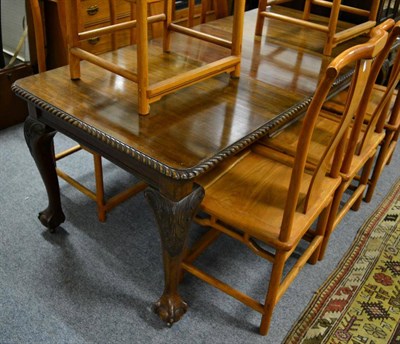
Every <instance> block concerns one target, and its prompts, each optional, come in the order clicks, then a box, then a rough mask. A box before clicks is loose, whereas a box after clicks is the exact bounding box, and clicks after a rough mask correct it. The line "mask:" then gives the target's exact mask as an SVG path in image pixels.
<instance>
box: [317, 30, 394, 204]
mask: <svg viewBox="0 0 400 344" xmlns="http://www.w3.org/2000/svg"><path fill="white" fill-rule="evenodd" d="M396 30H398V27H397V26H396V27H395V29H394V30H393V32H392V39H391V40H390V41H389V44H390V42H394V41H395V38H396V37H397V36H398V33H396ZM399 80H400V51H399V50H398V51H397V53H396V57H395V59H394V61H393V65H392V68H391V72H390V75H389V78H388V82H387V85H386V86H383V85H379V84H376V83H375V84H374V86H373V89H372V94H371V97H370V99H369V101H368V107H367V109H366V114H365V118H364V122H365V123H366V124H368V123H369V122H370V121H371V118H373V116H374V114H376V113H377V109H379V108H382V115H381V116H380V118H379V121H378V123H377V128H376V131H377V132H382V131H384V133H385V137H384V139H383V141H382V142H381V145H380V148H379V153H378V156H377V158H376V162H375V164H374V166H373V170H372V173H371V175H370V176H369V179H368V187H367V192H366V194H365V197H364V201H366V202H370V201H371V199H372V196H373V194H374V190H375V188H376V186H377V183H378V180H379V177H380V175H381V173H382V171H383V169H384V167H385V166H386V165H388V164H389V163H390V160H391V157H392V155H393V153H394V151H395V149H396V145H397V141H398V138H399V132H400V93H399V92H398V90H397V89H396V85H398V82H399ZM346 96H347V90H344V91H342V92H340V93H339V94H338V95H336V96H335V97H334V98H332V99H330V100H329V101H327V102H326V103H325V104H324V108H325V109H326V110H327V111H329V112H330V113H334V114H337V115H339V116H340V115H341V114H342V113H343V110H344V100H345V97H346ZM383 105H384V106H383Z"/></svg>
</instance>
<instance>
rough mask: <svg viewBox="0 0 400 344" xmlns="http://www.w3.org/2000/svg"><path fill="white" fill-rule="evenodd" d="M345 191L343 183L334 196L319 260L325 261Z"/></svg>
mask: <svg viewBox="0 0 400 344" xmlns="http://www.w3.org/2000/svg"><path fill="white" fill-rule="evenodd" d="M345 189H346V185H345V183H344V182H342V184H341V185H340V186H339V187H338V189H337V190H336V192H335V195H334V196H333V201H332V205H331V208H330V210H329V216H328V221H327V223H326V228H325V234H324V239H323V240H322V243H321V247H320V249H319V257H318V260H322V259H324V256H325V251H326V248H327V246H328V242H329V238H330V236H331V234H332V232H333V230H334V229H335V226H336V222H337V221H336V217H337V216H338V212H339V206H340V201H341V200H342V197H343V193H344V191H345Z"/></svg>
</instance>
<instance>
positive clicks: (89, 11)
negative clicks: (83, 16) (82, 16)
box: [86, 5, 99, 16]
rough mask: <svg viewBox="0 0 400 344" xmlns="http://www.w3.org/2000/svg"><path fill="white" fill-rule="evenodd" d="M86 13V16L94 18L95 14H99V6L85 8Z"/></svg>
mask: <svg viewBox="0 0 400 344" xmlns="http://www.w3.org/2000/svg"><path fill="white" fill-rule="evenodd" d="M86 12H87V14H88V15H90V16H94V15H95V14H96V13H97V12H99V6H98V5H93V6H90V7H88V8H87V10H86Z"/></svg>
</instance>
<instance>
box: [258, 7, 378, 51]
mask: <svg viewBox="0 0 400 344" xmlns="http://www.w3.org/2000/svg"><path fill="white" fill-rule="evenodd" d="M289 1H290V0H259V4H258V15H257V23H256V35H257V36H261V35H262V29H263V25H264V18H272V19H278V20H282V21H285V22H289V23H294V24H298V25H301V26H304V27H306V28H308V29H311V30H318V31H321V32H323V33H325V34H326V43H325V46H324V52H323V53H324V55H329V56H330V55H331V54H332V49H333V48H334V47H335V46H336V45H337V44H339V43H342V42H345V41H348V40H349V39H351V38H354V37H356V36H359V35H361V34H363V33H366V32H368V31H369V30H370V29H372V28H373V27H374V26H375V25H376V16H377V12H378V7H379V0H372V2H371V7H370V9H369V10H363V9H360V8H356V7H352V6H346V5H343V4H342V0H333V1H327V0H306V1H305V4H304V9H303V15H302V18H301V19H299V18H294V17H290V16H287V15H283V14H279V13H275V12H272V11H271V10H270V8H269V7H270V6H274V5H279V4H282V3H285V2H289ZM312 5H318V6H322V7H327V8H330V17H329V21H328V23H327V25H324V24H320V23H317V22H312V21H310V16H311V7H312ZM341 11H343V12H348V13H351V14H354V15H358V16H362V17H366V18H367V20H366V21H365V22H363V23H361V24H357V25H353V26H352V27H350V28H348V29H345V30H343V31H339V30H338V20H339V14H340V12H341Z"/></svg>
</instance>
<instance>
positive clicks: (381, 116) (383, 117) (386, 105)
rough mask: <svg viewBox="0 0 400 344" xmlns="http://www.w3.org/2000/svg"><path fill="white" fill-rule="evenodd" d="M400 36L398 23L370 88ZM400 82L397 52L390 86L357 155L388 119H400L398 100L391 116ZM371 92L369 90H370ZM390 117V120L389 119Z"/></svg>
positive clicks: (364, 101)
mask: <svg viewBox="0 0 400 344" xmlns="http://www.w3.org/2000/svg"><path fill="white" fill-rule="evenodd" d="M399 36H400V21H398V22H397V23H396V25H395V26H394V27H393V29H392V31H391V33H390V35H389V39H388V41H387V43H386V46H385V48H384V50H383V51H382V53H381V54H380V56H379V57H378V58H377V59H376V61H375V62H374V68H373V69H374V70H373V73H371V78H370V79H371V80H370V82H369V84H368V88H369V89H371V91H372V89H373V86H374V84H375V82H376V79H377V77H378V73H379V71H380V70H381V68H382V65H383V63H384V62H385V60H386V59H387V58H388V55H389V53H390V51H391V49H392V47H393V44H394V43H395V42H396V41H397V39H398V37H399ZM399 81H400V51H398V52H397V54H396V57H395V60H394V62H393V66H392V70H391V73H390V76H389V80H388V84H387V87H386V89H385V92H384V94H383V96H382V98H381V99H380V101H379V103H378V106H377V107H376V109H375V111H374V113H373V114H372V116H371V118H370V119H369V121H368V124H367V129H366V130H365V134H364V135H363V138H362V141H361V144H360V145H359V147H357V150H356V152H355V153H356V154H361V153H362V151H363V149H366V148H367V147H368V144H369V141H370V139H371V138H372V136H373V133H374V132H382V130H383V128H384V125H385V122H386V121H387V119H389V121H392V122H396V121H397V118H398V111H397V108H398V103H399V100H398V99H396V102H395V104H396V106H394V111H392V116H390V115H389V113H390V111H391V109H390V108H391V100H392V96H393V93H394V91H395V89H396V86H397V85H398V83H399ZM368 91H369V90H368ZM368 95H369V97H370V94H368V92H366V93H365V100H364V99H363V107H362V108H361V111H364V112H365V111H366V107H367V106H368V101H369V97H368ZM389 116H390V118H388V117H389Z"/></svg>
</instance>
